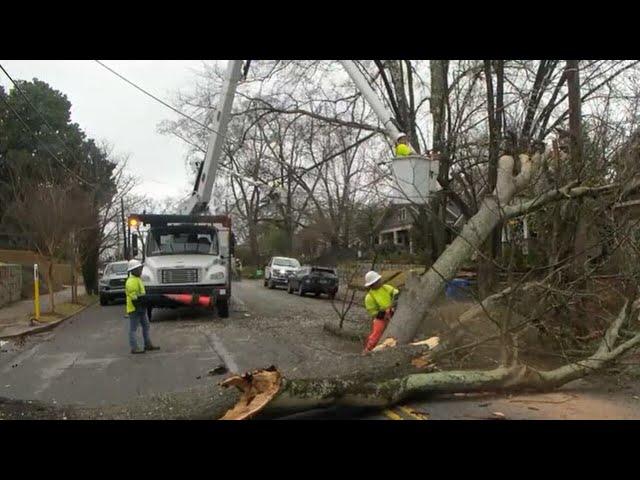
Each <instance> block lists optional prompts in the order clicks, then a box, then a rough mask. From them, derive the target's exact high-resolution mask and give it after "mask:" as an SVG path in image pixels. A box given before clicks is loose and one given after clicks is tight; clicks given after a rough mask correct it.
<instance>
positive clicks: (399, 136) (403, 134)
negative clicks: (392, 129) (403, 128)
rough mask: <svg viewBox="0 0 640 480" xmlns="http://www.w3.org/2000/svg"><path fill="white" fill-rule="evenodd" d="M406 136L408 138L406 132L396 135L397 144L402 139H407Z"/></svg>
mask: <svg viewBox="0 0 640 480" xmlns="http://www.w3.org/2000/svg"><path fill="white" fill-rule="evenodd" d="M406 136H407V134H406V133H404V132H400V133H398V134H397V135H396V142H397V141H398V140H400V139H401V138H402V137H406Z"/></svg>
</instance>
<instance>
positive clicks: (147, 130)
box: [0, 60, 202, 199]
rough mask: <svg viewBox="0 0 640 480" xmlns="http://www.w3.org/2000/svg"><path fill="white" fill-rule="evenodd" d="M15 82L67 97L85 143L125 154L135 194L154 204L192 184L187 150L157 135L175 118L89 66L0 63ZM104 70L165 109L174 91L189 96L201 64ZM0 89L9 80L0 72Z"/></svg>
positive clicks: (138, 63) (150, 63)
mask: <svg viewBox="0 0 640 480" xmlns="http://www.w3.org/2000/svg"><path fill="white" fill-rule="evenodd" d="M0 63H2V65H3V66H4V68H5V69H6V70H7V72H9V74H10V75H11V76H12V77H13V78H14V79H15V80H32V79H33V78H34V77H35V78H38V79H39V80H42V81H44V82H47V83H48V84H49V85H50V86H51V87H52V88H54V89H56V90H59V91H61V92H62V93H64V94H66V95H67V98H68V99H69V101H70V102H71V105H72V107H71V117H72V120H73V121H74V122H76V123H78V124H79V125H80V127H81V128H82V129H83V130H84V131H85V132H86V133H87V135H88V136H89V137H92V138H94V139H95V140H97V141H100V140H106V141H108V142H110V143H111V144H112V145H113V146H114V147H115V150H116V152H117V153H121V154H129V155H130V159H129V169H130V171H131V173H133V174H136V175H138V176H139V177H141V179H143V182H142V184H141V185H140V187H139V188H138V191H139V192H140V193H146V194H148V195H150V196H151V197H153V198H155V199H162V198H165V197H167V196H182V195H185V194H187V193H188V192H189V191H190V189H191V188H192V186H193V182H194V181H195V179H194V178H191V177H192V175H190V174H189V172H187V169H186V167H185V162H184V158H185V154H186V147H185V145H184V143H182V142H181V141H180V140H179V139H177V138H172V137H168V136H166V135H160V134H159V133H157V131H156V127H157V125H158V123H159V122H160V121H161V120H164V119H174V118H177V117H178V115H177V114H175V113H174V112H172V111H171V110H169V109H168V108H167V107H165V106H163V105H162V104H160V103H158V102H156V101H155V100H153V99H151V98H149V97H148V96H146V95H144V94H143V93H142V92H140V91H139V90H136V89H135V88H134V87H132V86H131V85H129V84H127V83H126V82H124V81H123V80H121V79H120V78H118V77H116V76H115V75H114V74H112V73H110V72H109V71H108V70H106V69H104V68H103V67H101V66H100V65H99V64H98V63H96V62H94V61H93V60H0ZM103 63H105V64H106V65H107V66H109V67H111V68H113V69H114V70H115V71H117V72H118V73H120V74H121V75H123V76H124V77H126V78H128V79H129V80H131V81H132V82H133V83H135V84H137V85H139V86H140V87H142V88H144V89H145V90H147V91H149V92H150V93H152V94H153V95H155V96H157V97H159V98H161V99H162V100H164V101H166V102H167V103H169V104H172V101H171V99H172V98H173V96H174V93H175V92H176V91H178V90H184V91H187V90H190V89H191V88H192V86H193V85H194V84H195V81H196V74H195V72H196V71H197V70H199V69H200V67H201V65H202V61H201V60H104V61H103ZM0 84H1V85H3V86H4V87H5V89H7V90H8V89H9V87H10V81H9V79H8V78H7V77H6V76H5V75H4V73H2V71H0Z"/></svg>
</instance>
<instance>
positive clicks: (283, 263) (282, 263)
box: [273, 258, 300, 268]
mask: <svg viewBox="0 0 640 480" xmlns="http://www.w3.org/2000/svg"><path fill="white" fill-rule="evenodd" d="M273 265H274V266H275V267H294V268H300V262H298V261H297V260H296V259H295V258H274V259H273Z"/></svg>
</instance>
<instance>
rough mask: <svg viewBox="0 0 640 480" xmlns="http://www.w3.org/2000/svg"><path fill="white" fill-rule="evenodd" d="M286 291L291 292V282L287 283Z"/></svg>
mask: <svg viewBox="0 0 640 480" xmlns="http://www.w3.org/2000/svg"><path fill="white" fill-rule="evenodd" d="M287 293H291V294H293V285H291V282H288V283H287Z"/></svg>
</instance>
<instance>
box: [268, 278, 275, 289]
mask: <svg viewBox="0 0 640 480" xmlns="http://www.w3.org/2000/svg"><path fill="white" fill-rule="evenodd" d="M268 284H269V285H268V287H269V289H270V290H273V289H274V288H276V286H275V284H274V283H273V280H271V279H269V282H268Z"/></svg>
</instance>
